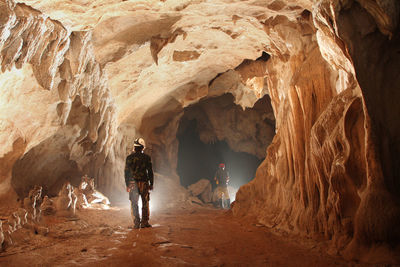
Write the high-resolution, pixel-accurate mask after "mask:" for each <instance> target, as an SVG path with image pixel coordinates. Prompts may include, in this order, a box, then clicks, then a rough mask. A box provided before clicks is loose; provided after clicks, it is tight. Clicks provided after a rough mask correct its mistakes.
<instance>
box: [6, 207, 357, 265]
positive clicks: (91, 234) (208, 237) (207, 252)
mask: <svg viewBox="0 0 400 267" xmlns="http://www.w3.org/2000/svg"><path fill="white" fill-rule="evenodd" d="M43 221H45V222H46V223H47V225H48V226H49V230H50V231H49V233H48V234H47V235H45V236H44V235H41V234H34V233H32V231H29V232H28V230H26V229H20V230H18V231H17V232H15V241H16V245H15V246H13V247H10V248H9V249H7V250H6V251H5V252H3V253H0V266H76V265H80V266H297V267H298V266H349V265H350V266H360V265H359V264H355V263H349V262H346V261H344V260H343V259H341V258H340V257H334V256H330V255H328V254H327V253H326V248H325V247H324V246H325V245H324V244H323V243H315V242H314V241H312V240H304V239H299V238H296V237H293V236H289V235H284V234H277V233H276V232H275V233H273V232H271V230H270V229H268V228H266V227H263V226H261V225H257V224H252V223H249V222H247V221H244V220H242V221H241V220H239V219H237V218H234V217H233V216H232V214H231V212H230V211H226V210H219V209H214V208H212V207H200V206H199V207H190V208H181V209H179V210H166V211H162V212H160V211H159V212H153V214H152V216H151V220H150V222H151V223H152V224H153V228H146V229H128V226H129V225H130V215H129V209H128V208H126V207H125V208H118V207H114V208H111V209H109V210H84V211H80V212H79V213H78V214H77V218H75V219H73V218H72V219H65V218H57V217H51V216H49V217H44V219H43ZM22 230H24V231H25V232H24V231H22ZM18 232H20V233H18Z"/></svg>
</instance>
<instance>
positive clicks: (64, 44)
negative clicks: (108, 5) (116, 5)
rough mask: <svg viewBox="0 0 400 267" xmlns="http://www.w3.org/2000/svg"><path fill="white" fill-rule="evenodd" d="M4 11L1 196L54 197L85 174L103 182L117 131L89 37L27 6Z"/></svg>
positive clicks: (8, 5) (4, 5)
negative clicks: (101, 172)
mask: <svg viewBox="0 0 400 267" xmlns="http://www.w3.org/2000/svg"><path fill="white" fill-rule="evenodd" d="M0 6H1V15H0V17H1V36H2V38H1V43H0V47H1V69H2V72H3V73H2V74H1V75H2V79H1V81H2V92H3V93H2V94H1V100H2V106H1V108H2V112H1V125H2V131H1V144H2V146H1V148H0V150H1V153H0V154H1V158H0V167H1V176H0V184H1V186H0V187H1V191H2V193H4V194H2V197H3V196H9V197H10V196H12V195H13V194H14V193H13V192H16V193H17V194H18V195H19V197H21V196H24V194H26V192H27V190H29V188H30V187H32V186H33V185H35V184H41V185H42V186H44V188H46V190H48V192H49V194H55V193H56V192H57V191H58V190H59V187H60V186H61V185H62V183H63V182H64V181H66V180H70V181H72V182H77V179H79V176H80V175H81V174H82V173H88V174H89V175H93V176H95V177H96V178H98V173H97V172H95V171H94V169H102V168H103V166H104V164H103V163H104V162H105V161H107V158H108V156H109V155H110V151H112V147H113V140H114V138H115V136H116V134H115V131H116V125H115V120H114V117H115V107H114V104H113V100H112V99H111V97H110V94H109V91H108V88H107V85H106V82H105V81H106V80H105V78H104V74H103V72H102V70H101V68H100V67H99V64H98V63H97V62H96V60H95V58H94V54H93V49H92V46H91V44H90V39H91V34H90V32H71V31H69V30H67V29H66V28H65V27H63V26H62V25H61V24H60V23H59V22H57V21H54V20H51V19H49V18H48V17H47V16H45V15H43V14H42V13H40V12H38V11H37V10H34V9H32V8H31V7H28V6H26V5H24V4H15V3H14V2H13V1H1V2H0ZM99 161H100V162H101V164H99ZM93 165H94V166H96V167H93ZM107 180H110V179H103V181H104V182H103V183H100V186H110V185H111V184H110V183H109V182H107ZM13 199H14V200H15V197H13Z"/></svg>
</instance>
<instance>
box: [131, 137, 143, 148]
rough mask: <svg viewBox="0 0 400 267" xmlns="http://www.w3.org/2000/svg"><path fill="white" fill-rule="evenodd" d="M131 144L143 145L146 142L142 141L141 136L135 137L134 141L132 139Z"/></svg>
mask: <svg viewBox="0 0 400 267" xmlns="http://www.w3.org/2000/svg"><path fill="white" fill-rule="evenodd" d="M133 146H142V147H145V146H146V143H145V142H144V139H143V138H141V137H140V138H136V139H135V141H133Z"/></svg>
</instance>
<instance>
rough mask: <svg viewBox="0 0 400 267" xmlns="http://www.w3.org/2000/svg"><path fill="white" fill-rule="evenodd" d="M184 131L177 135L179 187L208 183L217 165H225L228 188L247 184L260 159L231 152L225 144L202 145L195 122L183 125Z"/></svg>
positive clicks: (222, 142) (221, 142)
mask: <svg viewBox="0 0 400 267" xmlns="http://www.w3.org/2000/svg"><path fill="white" fill-rule="evenodd" d="M183 124H186V126H185V130H183V131H182V132H180V133H179V134H178V141H179V149H178V167H177V173H178V175H179V177H180V182H181V185H183V186H185V187H187V186H189V185H191V184H194V183H196V182H197V181H199V180H200V179H208V180H210V182H212V180H213V177H214V174H215V171H216V170H217V168H218V164H219V163H225V165H226V169H227V170H228V172H229V175H230V183H229V185H230V186H232V187H234V188H239V187H240V186H241V185H243V184H245V183H248V182H250V181H251V180H252V179H253V178H254V176H255V172H256V169H257V167H258V166H259V165H260V164H261V162H262V160H261V159H259V158H257V157H256V156H254V155H251V154H249V153H245V152H235V151H233V150H232V149H231V148H230V147H229V145H228V144H227V143H226V142H225V141H217V142H214V143H210V144H206V143H203V142H202V141H201V140H200V137H199V134H198V133H197V131H196V128H197V121H196V120H191V121H186V122H183Z"/></svg>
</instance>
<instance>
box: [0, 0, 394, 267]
mask: <svg viewBox="0 0 400 267" xmlns="http://www.w3.org/2000/svg"><path fill="white" fill-rule="evenodd" d="M17 2H18V4H16V3H15V2H13V1H11V0H2V1H0V7H1V9H0V10H1V11H0V20H1V23H0V27H1V28H0V30H1V34H0V50H1V52H0V61H1V73H0V84H1V90H2V91H1V95H0V103H1V105H0V111H1V112H0V128H1V133H0V144H1V146H0V197H6V196H8V197H10V196H12V195H14V198H15V192H16V193H17V194H18V195H20V196H22V195H23V194H26V190H27V189H28V188H31V187H32V185H33V184H36V183H40V184H42V186H43V188H44V191H45V194H48V192H49V193H51V192H57V190H56V188H57V187H60V186H61V184H62V183H63V182H64V181H65V180H66V179H69V180H71V179H72V181H73V179H75V178H76V179H79V178H80V177H81V176H82V174H88V175H89V176H91V177H95V178H96V182H97V187H98V188H99V190H101V191H102V192H105V193H106V194H111V193H112V192H121V191H122V190H123V183H121V180H122V179H121V177H122V175H123V172H122V170H123V165H124V159H125V156H126V155H127V153H129V151H130V150H131V149H132V147H131V145H132V140H133V139H134V138H135V137H137V136H143V137H144V138H145V139H146V142H147V144H148V146H147V151H148V153H150V154H151V155H152V157H153V160H154V162H155V165H154V166H155V168H156V171H157V172H159V173H160V175H159V177H166V176H167V177H169V178H171V179H172V180H175V181H178V179H177V177H176V166H177V151H178V146H179V144H178V141H177V138H176V134H177V131H178V128H179V123H180V121H181V118H182V117H184V116H185V115H186V116H189V115H190V114H188V113H187V114H185V112H187V111H188V110H189V109H190V108H191V107H190V106H193V107H195V105H194V104H196V103H200V105H202V106H201V107H200V108H198V109H200V110H201V112H198V114H203V115H207V122H208V124H209V125H213V127H212V129H207V130H209V131H208V133H207V131H204V132H203V139H204V140H205V141H212V138H214V136H216V138H218V139H219V138H224V139H226V140H228V143H230V145H231V146H236V147H237V143H238V142H239V141H238V140H240V142H242V140H243V139H247V140H253V141H252V142H251V144H250V145H249V146H250V147H254V146H259V144H262V145H265V144H266V143H268V142H269V139H270V138H271V136H270V135H271V134H272V132H271V131H269V130H265V132H268V133H269V134H268V135H265V139H268V142H265V143H263V142H262V141H265V140H259V138H255V139H252V137H250V136H249V133H250V132H251V131H252V130H251V129H254V127H255V125H260V124H258V122H257V121H254V120H252V118H253V119H255V120H258V118H259V119H265V118H268V119H269V120H273V119H274V118H275V120H276V121H275V123H276V126H275V127H276V135H275V137H274V139H273V140H272V144H271V145H270V146H269V147H268V149H267V155H266V158H265V161H264V162H263V164H262V165H261V166H260V167H259V169H258V171H257V174H256V177H255V179H254V180H253V181H252V182H250V183H249V184H247V185H245V186H243V187H242V188H241V189H240V190H239V192H238V193H237V197H236V203H235V205H234V208H233V213H234V214H235V215H237V216H251V217H254V216H255V217H256V218H257V219H258V221H259V222H261V223H263V224H265V225H268V226H271V227H276V228H280V229H285V230H287V231H290V232H295V233H300V234H305V235H310V236H317V237H323V238H325V239H329V240H332V242H331V243H332V247H333V250H332V251H333V252H340V253H343V255H346V256H347V257H349V258H359V259H363V260H367V261H372V260H373V258H374V254H373V253H370V254H369V255H371V256H370V258H367V257H366V256H365V255H367V252H371V251H372V252H374V251H375V252H377V253H376V255H375V256H379V255H378V254H379V253H380V256H382V255H384V254H382V253H383V251H386V250H385V249H384V248H389V247H391V248H395V247H396V246H397V248H398V246H399V240H400V232H399V228H398V227H397V226H398V225H399V223H400V200H399V196H400V180H399V177H400V167H399V166H400V159H399V157H398V156H397V155H398V154H399V152H400V140H399V136H400V121H399V120H398V119H397V116H398V114H400V105H398V104H397V102H398V101H399V99H400V90H399V89H400V88H399V86H400V81H399V79H400V75H399V73H400V71H399V68H400V66H399V62H400V60H399V59H400V58H399V57H400V53H399V47H400V31H399V19H400V18H399V17H400V4H399V2H398V1H396V0H315V1H309V0H286V1H283V0H282V1H280V0H265V1H258V0H248V1H223V0H215V1H202V0H198V1H193V0H166V1H156V0H148V1H139V0H138V1H119V0H118V1H117V0H112V1H105V0H95V1H78V0H60V1H53V0H40V1H39V0H18V1H17ZM24 3H25V4H24ZM28 5H29V6H28ZM30 6H32V7H30ZM227 93H229V94H231V95H232V96H233V100H232V102H234V103H235V104H237V105H239V106H240V107H241V108H243V109H246V108H248V109H249V108H252V107H254V108H256V109H258V111H261V115H260V116H259V115H254V117H252V116H249V123H250V124H251V125H250V126H249V128H248V129H247V128H246V129H242V130H243V131H238V132H237V133H238V134H237V136H236V135H235V131H234V130H232V129H235V127H236V126H237V125H241V124H238V121H239V120H240V119H241V118H242V117H243V116H242V117H241V116H239V115H237V114H238V113H237V112H236V111H235V112H231V111H229V112H228V111H227V110H225V109H224V112H226V113H224V114H223V115H221V114H220V113H221V110H220V109H219V108H217V107H216V106H212V105H210V104H204V103H211V102H212V100H210V99H211V98H215V99H221V96H223V95H225V94H227ZM267 94H268V95H269V98H270V100H271V106H272V110H273V113H274V114H273V115H274V116H272V115H271V108H270V106H269V104H267V103H265V105H262V106H261V107H257V104H256V103H258V102H257V101H259V99H263V98H264V97H265V95H267ZM207 101H211V102H207ZM203 104H204V105H203ZM222 104H223V103H222ZM227 107H230V108H231V107H232V105H230V104H229V105H227ZM245 111H247V110H245ZM248 111H249V112H250V109H249V110H248ZM263 112H265V113H264V114H262V113H263ZM189 113H190V112H189ZM235 114H236V115H235ZM221 117H222V118H225V119H224V121H231V122H232V123H231V124H229V127H221V128H218V127H215V125H218V124H220V121H219V120H218V118H221ZM244 117H246V116H244ZM230 126H235V127H230ZM255 128H256V127H255ZM210 131H211V132H212V133H210ZM205 133H206V134H205ZM262 136H263V135H260V138H261V139H262V138H264V137H262ZM255 140H257V142H258V141H261V142H260V143H257V142H256V141H255ZM255 142H256V143H255ZM235 144H236V145H235ZM256 144H257V145H256ZM237 149H240V150H243V149H244V148H240V147H237ZM261 150H262V149H260V147H258V148H257V149H254V150H253V149H252V151H250V152H251V153H253V154H254V155H257V156H260V155H262V156H264V155H265V151H261ZM74 177H75V178H74ZM160 179H161V178H160ZM76 182H78V181H76ZM156 183H157V182H156ZM171 188H174V186H172V185H171ZM46 190H47V191H48V192H46ZM181 195H182V198H184V195H185V194H184V192H182V194H181ZM399 255H400V253H399ZM385 257H386V258H389V257H392V259H393V260H396V259H395V256H394V255H393V254H385ZM397 260H398V259H397Z"/></svg>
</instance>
